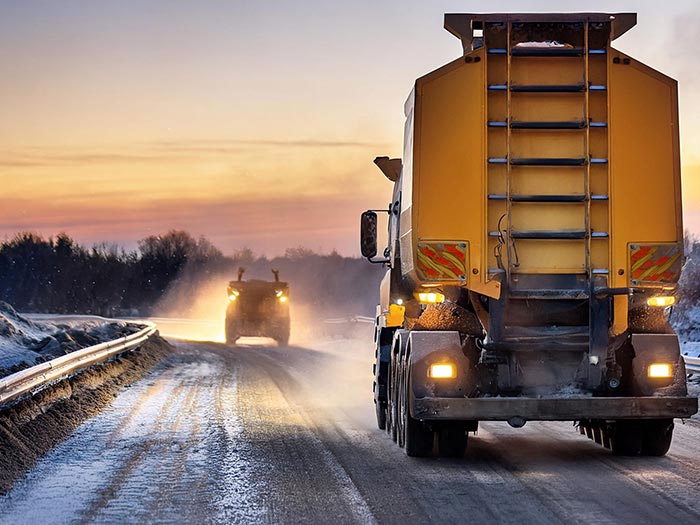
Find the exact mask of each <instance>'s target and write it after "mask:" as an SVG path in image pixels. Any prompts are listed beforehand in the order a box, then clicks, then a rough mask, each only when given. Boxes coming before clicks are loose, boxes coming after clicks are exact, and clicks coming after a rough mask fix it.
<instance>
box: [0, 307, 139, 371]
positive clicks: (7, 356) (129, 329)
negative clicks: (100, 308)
mask: <svg viewBox="0 0 700 525" xmlns="http://www.w3.org/2000/svg"><path fill="white" fill-rule="evenodd" d="M140 328H141V326H139V325H136V324H131V323H125V322H122V321H112V320H108V319H97V318H96V319H90V320H75V321H65V322H63V321H62V322H49V321H35V320H32V319H28V318H27V317H25V316H23V315H20V314H18V313H17V312H16V311H15V309H14V308H12V306H10V305H9V304H7V303H4V302H1V301H0V377H4V376H7V375H9V374H12V373H14V372H17V371H19V370H23V369H25V368H29V367H31V366H34V365H36V364H39V363H43V362H45V361H49V360H51V359H54V358H56V357H59V356H61V355H65V354H68V353H70V352H74V351H75V350H79V349H81V348H85V347H88V346H92V345H95V344H98V343H101V342H104V341H112V340H114V339H118V338H119V337H124V336H126V335H129V334H131V333H134V332H137V331H138V330H139V329H140Z"/></svg>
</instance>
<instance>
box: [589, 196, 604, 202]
mask: <svg viewBox="0 0 700 525" xmlns="http://www.w3.org/2000/svg"><path fill="white" fill-rule="evenodd" d="M591 200H592V201H606V200H608V196H607V195H591Z"/></svg>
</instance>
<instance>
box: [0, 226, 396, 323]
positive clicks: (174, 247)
mask: <svg viewBox="0 0 700 525" xmlns="http://www.w3.org/2000/svg"><path fill="white" fill-rule="evenodd" d="M239 266H245V267H246V268H247V273H246V275H245V278H246V279H249V278H260V279H267V280H269V279H272V274H271V273H270V269H271V268H275V269H279V270H280V275H281V279H283V280H285V281H288V282H290V284H291V286H292V293H293V294H294V296H295V298H296V299H297V300H301V301H304V302H305V304H308V306H310V307H312V308H313V309H318V310H320V311H323V312H324V314H326V315H327V316H333V315H350V314H363V315H372V314H373V312H374V305H375V304H376V302H377V297H378V291H377V290H378V284H379V280H380V279H381V276H382V275H383V270H382V269H381V268H379V267H377V266H371V265H368V264H367V263H366V262H365V261H364V260H361V259H355V258H349V257H342V256H340V255H339V254H337V253H336V252H333V253H331V254H329V255H321V254H317V253H314V252H313V251H311V250H308V249H306V248H301V247H299V248H292V249H289V250H288V251H287V253H286V254H285V256H284V257H276V258H274V259H272V260H269V259H267V258H266V257H264V256H257V255H255V254H254V253H253V252H252V251H251V250H250V249H248V248H241V249H239V250H237V251H236V252H234V254H233V256H230V257H227V256H224V255H223V254H222V253H221V251H220V250H219V249H217V248H216V247H215V246H214V245H213V244H212V243H211V242H209V241H208V240H207V239H206V238H204V237H200V238H195V237H193V236H192V235H190V234H189V233H187V232H185V231H181V230H172V231H169V232H167V233H165V234H162V235H152V236H149V237H146V238H145V239H142V240H141V241H139V242H138V249H137V250H135V251H125V250H124V249H122V248H120V247H119V246H116V245H107V244H100V245H96V246H94V247H92V248H91V249H88V248H85V247H83V246H81V245H80V244H78V243H76V242H75V241H74V240H73V239H71V238H70V237H69V236H68V235H66V234H65V233H60V234H59V235H57V236H56V237H50V238H48V239H45V238H43V237H41V236H39V235H37V234H34V233H29V232H23V233H19V234H17V235H15V236H14V237H12V238H11V239H8V240H6V241H5V242H3V243H0V300H2V301H6V302H8V303H10V304H12V305H14V306H15V308H17V309H18V310H20V311H25V312H52V313H67V314H70V313H85V314H97V315H105V316H119V315H122V316H124V315H148V314H149V313H151V311H152V309H153V308H154V307H155V306H156V305H158V304H159V302H161V301H163V300H164V298H165V299H167V297H169V296H168V292H172V291H173V290H177V295H178V296H179V297H187V296H194V295H195V294H196V293H197V292H198V290H199V289H200V288H201V287H202V286H204V285H210V284H211V283H212V282H214V283H215V284H218V283H219V282H220V283H221V290H222V292H221V293H222V294H224V293H225V286H226V283H227V282H228V281H229V280H233V279H235V276H236V270H237V269H238V267H239ZM160 306H161V307H162V303H161V304H160Z"/></svg>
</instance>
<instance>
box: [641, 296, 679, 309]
mask: <svg viewBox="0 0 700 525" xmlns="http://www.w3.org/2000/svg"><path fill="white" fill-rule="evenodd" d="M647 304H648V305H649V306H664V307H665V306H673V305H674V304H676V298H675V297H674V296H673V295H657V296H656V297H650V298H649V299H647Z"/></svg>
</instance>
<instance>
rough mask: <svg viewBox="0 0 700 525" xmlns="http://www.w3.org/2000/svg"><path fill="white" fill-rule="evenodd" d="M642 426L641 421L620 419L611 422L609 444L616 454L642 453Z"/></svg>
mask: <svg viewBox="0 0 700 525" xmlns="http://www.w3.org/2000/svg"><path fill="white" fill-rule="evenodd" d="M643 436H644V427H643V426H642V424H641V421H638V420H634V419H630V420H627V419H621V420H618V421H615V423H613V425H612V428H611V432H610V445H611V448H612V451H613V454H615V455H616V456H638V455H639V454H641V453H642V440H643Z"/></svg>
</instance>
